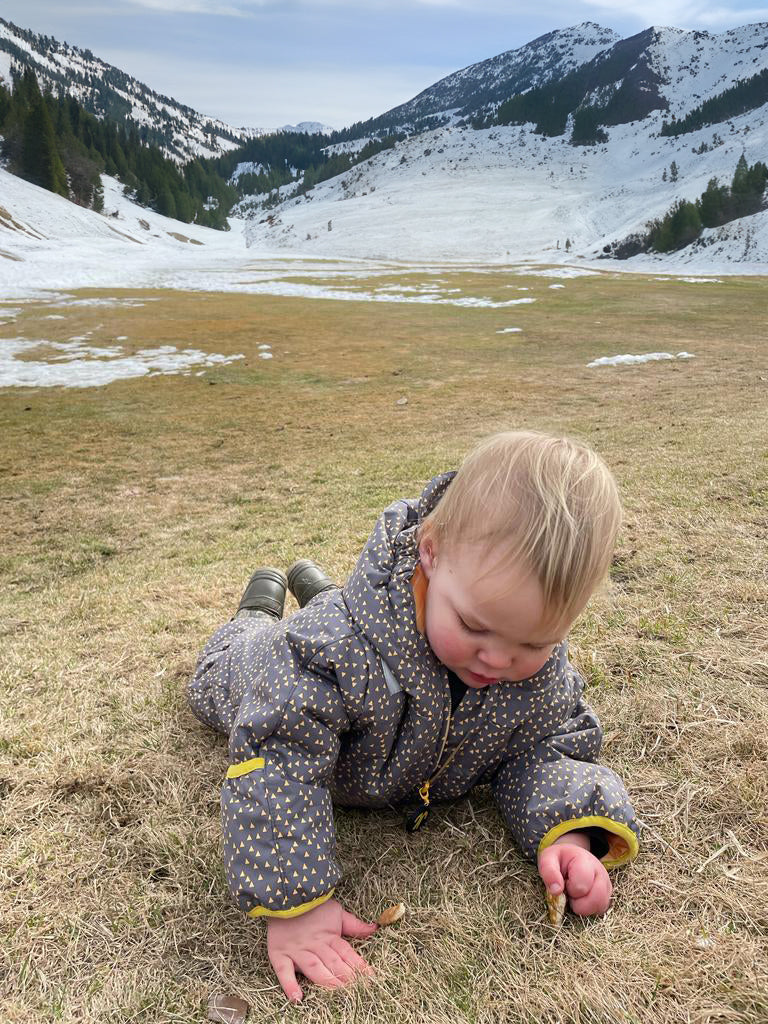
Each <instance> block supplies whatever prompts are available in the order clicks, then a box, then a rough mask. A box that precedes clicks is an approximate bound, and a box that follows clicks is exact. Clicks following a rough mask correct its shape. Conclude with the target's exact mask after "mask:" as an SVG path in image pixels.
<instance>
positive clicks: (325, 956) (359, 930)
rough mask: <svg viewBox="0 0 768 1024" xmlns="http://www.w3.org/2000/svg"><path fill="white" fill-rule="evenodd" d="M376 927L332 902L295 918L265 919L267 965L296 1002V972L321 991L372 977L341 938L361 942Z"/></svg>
mask: <svg viewBox="0 0 768 1024" xmlns="http://www.w3.org/2000/svg"><path fill="white" fill-rule="evenodd" d="M376 927H377V926H376V925H375V924H366V922H365V921H361V920H360V919H359V918H357V917H355V915H354V914H350V913H348V911H346V910H344V908H343V907H342V905H341V904H340V903H338V902H337V901H336V900H334V899H330V900H326V902H325V903H322V904H321V905H320V906H319V907H315V909H314V910H308V911H307V913H306V914H300V915H299V916H298V917H288V918H278V917H270V918H267V952H268V953H269V962H270V963H271V964H272V967H273V969H274V971H275V974H276V975H277V979H278V981H279V982H280V984H281V985H282V988H283V991H284V992H285V994H286V996H287V997H288V998H289V999H290V1000H291V1001H292V1002H295V1003H298V1002H299V1001H300V1000H301V999H302V997H303V993H302V991H301V988H300V987H299V983H298V982H297V980H296V971H300V972H301V973H302V974H303V975H304V976H305V977H306V978H309V980H310V981H314V982H315V983H316V984H318V985H322V986H323V987H324V988H339V987H340V986H342V985H347V984H349V982H351V981H352V980H353V978H354V977H355V974H357V973H360V974H373V968H372V967H370V966H369V965H368V964H367V963H366V962H365V960H363V958H362V957H361V956H360V954H359V953H356V952H355V950H354V949H353V948H352V946H350V944H349V943H348V942H347V941H346V939H344V938H343V936H344V935H347V936H349V937H350V938H356V939H364V938H367V937H368V936H369V935H372V934H373V932H375V931H376Z"/></svg>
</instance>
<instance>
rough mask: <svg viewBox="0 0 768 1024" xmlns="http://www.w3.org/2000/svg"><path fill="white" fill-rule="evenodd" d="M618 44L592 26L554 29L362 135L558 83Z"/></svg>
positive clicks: (435, 88)
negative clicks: (555, 80)
mask: <svg viewBox="0 0 768 1024" xmlns="http://www.w3.org/2000/svg"><path fill="white" fill-rule="evenodd" d="M620 39H621V36H619V35H618V34H617V33H616V32H614V31H613V30H612V29H609V28H603V27H601V26H600V25H596V24H595V23H594V22H591V21H590V22H585V23H584V24H582V25H576V26H573V27H572V28H565V29H557V30H556V31H554V32H548V33H547V34H546V35H543V36H539V38H538V39H534V40H533V41H532V42H530V43H526V45H525V46H520V47H518V48H517V49H516V50H507V51H505V52H504V53H500V54H498V55H497V56H496V57H491V58H490V59H489V60H484V61H480V62H479V63H477V64H471V65H470V66H469V67H466V68H464V69H463V70H461V71H456V72H454V73H453V74H451V75H448V76H447V77H446V78H442V79H441V80H440V81H439V82H436V83H435V84H434V85H431V86H430V87H429V88H428V89H424V90H423V91H422V92H420V93H419V94H418V96H415V97H414V98H413V99H412V100H409V101H408V102H407V103H402V104H401V105H400V106H398V107H394V108H393V109H392V110H389V111H387V112H386V113H385V114H382V115H381V116H380V117H376V118H372V119H371V120H370V121H366V122H365V129H366V131H369V132H370V131H375V130H378V129H380V128H383V127H389V128H393V127H397V128H402V127H409V128H411V129H413V128H418V127H419V124H420V122H423V121H426V120H428V119H429V118H432V117H435V116H440V115H445V118H446V119H448V117H449V115H451V114H455V113H458V112H459V111H461V112H462V113H472V112H476V111H477V110H479V109H481V108H483V107H486V106H488V105H492V104H494V103H498V102H499V101H500V100H505V99H507V98H508V97H509V96H512V95H513V94H515V93H519V92H525V91H526V90H528V89H532V88H534V87H535V86H539V85H544V84H545V83H546V82H549V81H552V80H554V79H558V78H562V77H563V76H564V75H567V74H568V73H569V72H570V71H573V70H575V69H576V68H578V67H580V66H582V65H583V64H586V63H587V62H588V61H590V60H592V59H593V58H594V57H595V56H596V55H597V54H598V53H601V52H602V51H604V50H606V49H608V48H610V47H611V46H612V45H614V44H615V43H617V42H618V41H619V40H620Z"/></svg>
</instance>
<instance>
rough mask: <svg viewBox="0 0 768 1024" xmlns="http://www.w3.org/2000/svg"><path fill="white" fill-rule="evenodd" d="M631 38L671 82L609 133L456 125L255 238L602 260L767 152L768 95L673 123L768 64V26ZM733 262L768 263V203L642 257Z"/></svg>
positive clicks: (254, 233) (311, 201)
mask: <svg viewBox="0 0 768 1024" xmlns="http://www.w3.org/2000/svg"><path fill="white" fill-rule="evenodd" d="M628 42H631V43H632V44H633V45H634V47H635V53H637V47H638V45H640V46H642V51H641V56H640V58H639V59H638V63H639V62H640V59H641V60H642V62H643V65H644V70H643V69H641V72H642V74H647V75H649V76H650V78H651V79H652V80H653V81H654V83H655V85H654V88H656V89H657V90H658V92H657V96H656V100H654V101H653V102H652V103H651V104H650V106H651V108H653V107H654V106H655V107H656V109H651V113H650V114H648V115H647V116H644V117H642V118H641V119H639V120H635V121H628V123H624V124H614V125H613V126H607V127H606V128H605V129H604V130H605V132H606V134H607V136H608V142H607V143H605V144H604V145H599V146H591V147H585V146H573V145H571V144H570V135H571V132H570V128H569V130H567V131H566V132H565V134H563V135H561V136H558V137H554V138H550V137H547V136H545V135H541V134H537V133H536V132H535V131H534V126H533V125H532V124H529V125H523V126H496V127H493V128H490V129H484V130H479V131H478V130H473V129H471V128H468V127H462V126H458V125H455V124H451V125H446V126H443V127H441V128H438V129H435V130H433V131H431V132H422V133H421V134H418V135H413V136H411V137H409V138H407V139H405V140H404V141H402V142H399V143H398V144H397V146H395V147H394V148H393V149H390V150H387V151H385V152H383V153H380V154H378V155H377V156H376V157H374V158H372V159H371V160H369V161H366V163H364V164H361V165H359V166H357V167H355V168H353V169H352V170H351V171H349V172H347V173H345V174H343V175H340V176H339V177H337V178H334V179H331V180H330V181H327V182H324V183H322V184H320V185H318V186H316V187H315V188H314V189H312V191H311V192H310V193H308V194H307V195H306V196H303V197H299V198H297V199H288V200H286V201H284V202H283V203H282V204H281V205H279V206H277V207H275V208H274V209H270V210H269V211H266V210H260V211H259V210H257V211H256V212H255V213H254V214H253V215H252V219H251V220H250V222H249V224H248V227H247V231H246V238H247V241H248V244H249V246H251V248H252V249H253V250H259V249H269V250H274V249H275V248H276V247H277V246H280V247H283V248H284V249H286V250H288V251H294V252H298V251H301V252H304V253H313V254H317V255H329V256H347V257H383V256H389V257H393V258H402V259H408V258H416V259H438V258H441V259H451V260H466V259H476V260H487V261H493V262H499V261H501V262H514V261H518V260H521V259H522V260H543V259H546V260H554V261H561V260H566V259H573V258H581V259H589V260H594V259H597V258H600V257H602V256H604V254H605V253H604V250H605V248H606V247H607V246H610V244H611V243H613V242H617V241H619V240H621V239H623V238H625V237H626V236H627V235H629V234H632V233H634V232H637V231H642V230H643V229H644V227H645V225H646V223H647V222H648V221H649V220H651V219H653V218H656V217H661V216H663V215H664V214H665V213H666V212H667V211H668V210H669V209H670V207H671V206H672V205H673V203H674V202H675V201H676V200H678V199H683V198H684V199H689V200H695V199H696V198H697V197H698V196H699V195H700V194H701V193H702V192H703V191H704V190H705V189H706V187H707V184H708V182H709V180H710V179H711V178H713V177H714V178H718V179H719V180H720V181H721V183H730V181H731V179H732V177H733V173H734V171H735V168H736V164H737V162H738V159H739V157H740V156H741V155H742V153H743V154H744V155H745V156H746V159H747V161H748V162H749V163H750V164H751V163H754V162H756V161H758V160H762V161H766V157H768V105H764V106H763V107H760V108H758V109H756V110H752V111H750V112H748V113H746V114H743V115H741V116H739V117H734V118H731V119H730V120H729V121H727V122H725V123H722V124H717V125H713V126H710V127H707V128H702V129H700V130H699V131H696V132H691V133H688V134H685V135H680V136H678V137H663V136H660V134H659V133H660V129H661V126H662V123H663V121H664V120H665V119H668V118H669V117H670V115H671V114H676V115H677V116H683V115H684V114H685V113H687V112H688V111H690V110H691V109H693V108H694V107H696V106H698V105H699V104H700V103H701V102H702V101H703V100H705V99H707V98H709V97H711V96H714V95H716V94H718V93H720V92H722V91H723V90H724V89H726V88H728V87H729V86H731V85H732V84H733V83H734V82H736V81H740V80H743V79H746V78H749V77H750V76H752V75H754V74H756V73H757V72H759V71H761V70H762V69H764V68H766V67H768V25H764V24H763V25H752V26H745V27H743V28H739V29H736V30H734V31H732V32H727V33H724V34H723V35H721V36H713V35H709V34H707V33H701V32H682V31H680V30H677V29H652V30H649V31H647V32H646V33H641V34H640V36H638V37H634V39H633V40H632V41H628ZM610 59H612V58H610ZM607 60H609V57H608V56H605V57H603V56H602V55H601V56H600V57H599V58H598V60H597V63H598V64H600V65H601V66H602V65H603V64H604V63H605V61H607ZM611 66H613V65H611ZM617 66H620V65H619V64H618V63H617ZM603 70H604V68H603ZM633 70H634V69H633ZM620 84H621V83H620V82H618V83H617V85H620ZM656 101H658V102H656ZM414 102H415V101H414ZM665 108H668V109H665ZM673 163H674V164H676V167H677V174H676V176H675V174H674V173H673V170H672V165H673ZM675 177H676V180H674V179H675ZM724 260H725V261H732V262H733V264H734V270H740V271H741V272H747V271H748V269H749V268H751V269H752V270H753V271H755V272H768V212H761V213H758V214H755V215H753V216H752V217H747V218H743V219H742V220H741V221H736V222H733V223H732V224H729V225H726V226H725V227H723V228H721V229H719V230H717V231H708V232H705V233H704V236H703V237H702V239H701V240H700V241H699V243H697V244H696V245H695V246H693V247H691V248H689V249H688V250H684V251H683V252H682V253H680V254H677V255H676V256H672V257H665V258H663V259H662V258H660V257H659V258H655V257H654V258H652V257H637V258H635V260H633V261H632V265H635V266H637V265H651V264H652V265H657V266H658V265H659V264H660V263H670V264H676V263H680V262H686V261H690V262H692V263H694V264H696V265H697V266H707V265H709V264H712V265H713V266H715V265H716V267H717V269H718V272H722V269H723V261H724ZM622 265H624V266H626V264H622Z"/></svg>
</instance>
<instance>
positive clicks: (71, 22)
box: [0, 0, 768, 128]
mask: <svg viewBox="0 0 768 1024" xmlns="http://www.w3.org/2000/svg"><path fill="white" fill-rule="evenodd" d="M0 15H1V16H2V17H3V18H5V19H6V20H7V21H11V22H13V23H14V24H16V25H19V26H21V27H23V28H29V29H32V30H33V31H35V32H39V33H42V34H45V35H49V36H54V37H55V38H56V39H58V40H60V41H63V40H66V42H68V43H71V44H73V45H75V46H79V47H81V48H83V49H85V48H89V49H91V50H92V51H93V52H94V54H96V55H97V56H99V57H101V58H102V59H103V60H106V61H108V62H109V63H111V64H114V65H116V66H117V67H120V68H122V69H123V70H124V71H127V72H128V73H129V74H131V75H133V76H135V77H136V78H139V79H140V80H141V81H143V82H145V83H146V84H147V85H149V86H150V87H151V88H152V89H154V90H156V91H157V92H160V93H164V94H165V95H168V96H172V97H173V98H174V99H177V100H179V101H180V102H182V103H186V104H187V105H188V106H191V107H194V108H195V109H196V110H199V111H200V112H201V113H204V114H208V115H212V116H214V117H219V118H221V119H222V120H224V121H227V122H229V123H230V124H233V125H236V126H241V125H244V126H253V127H261V128H274V127H278V126H279V125H283V124H294V123H296V122H297V121H322V122H323V123H325V124H328V125H331V126H333V127H334V128H341V127H344V126H345V125H348V124H351V123H353V122H354V121H360V120H365V119H366V118H368V117H372V116H375V115H376V114H381V113H383V112H384V111H386V110H389V109H390V108H391V107H394V106H396V105H397V104H398V103H403V102H405V101H406V100H408V99H411V97H413V96H415V95H416V94H417V93H418V92H420V91H421V90H422V89H424V88H426V87H427V86H429V85H432V84H433V83H434V82H436V81H438V79H440V78H443V77H444V76H445V75H448V74H450V73H451V72H453V71H457V70H458V69H459V68H463V67H466V66H467V65H469V64H474V63H475V62H476V61H480V60H485V59H486V58H488V57H493V56H495V55H496V54H497V53H502V52H503V51H504V50H511V49H515V48H516V47H518V46H522V45H523V44H525V43H527V42H530V41H531V40H532V39H535V38H536V37H537V36H540V35H543V34H544V33H545V32H550V31H552V30H553V29H556V28H564V27H566V26H568V25H575V24H579V23H580V22H583V21H596V22H598V23H599V24H601V25H604V26H606V27H608V28H613V29H615V30H616V31H617V32H620V33H621V34H622V35H624V36H628V35H633V34H634V33H635V32H639V31H641V30H642V29H644V28H648V27H649V26H650V25H673V26H676V27H678V28H685V29H694V28H696V29H705V30H707V31H710V32H723V31H726V30H727V29H729V28H734V27H736V26H737V25H744V24H749V23H753V22H760V21H764V22H768V6H765V7H760V6H758V5H757V4H754V5H749V4H748V3H739V2H738V0H721V2H720V3H717V4H709V3H699V2H697V0H642V2H641V0H626V2H623V0H542V2H539V3H537V4H531V3H530V2H528V0H526V2H525V3H523V2H519V0H67V2H62V0H2V4H1V5H0Z"/></svg>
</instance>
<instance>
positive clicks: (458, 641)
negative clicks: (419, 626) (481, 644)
mask: <svg viewBox="0 0 768 1024" xmlns="http://www.w3.org/2000/svg"><path fill="white" fill-rule="evenodd" d="M433 640H434V643H433V644H432V649H433V650H434V652H435V654H437V656H438V658H439V659H440V660H441V661H442V662H444V663H445V664H446V665H456V664H459V663H460V662H462V661H463V660H464V658H465V657H466V654H467V645H466V642H465V641H464V640H463V639H462V638H461V636H460V635H459V634H458V633H457V632H456V631H455V630H452V629H437V630H436V631H435V635H434V637H433Z"/></svg>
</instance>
